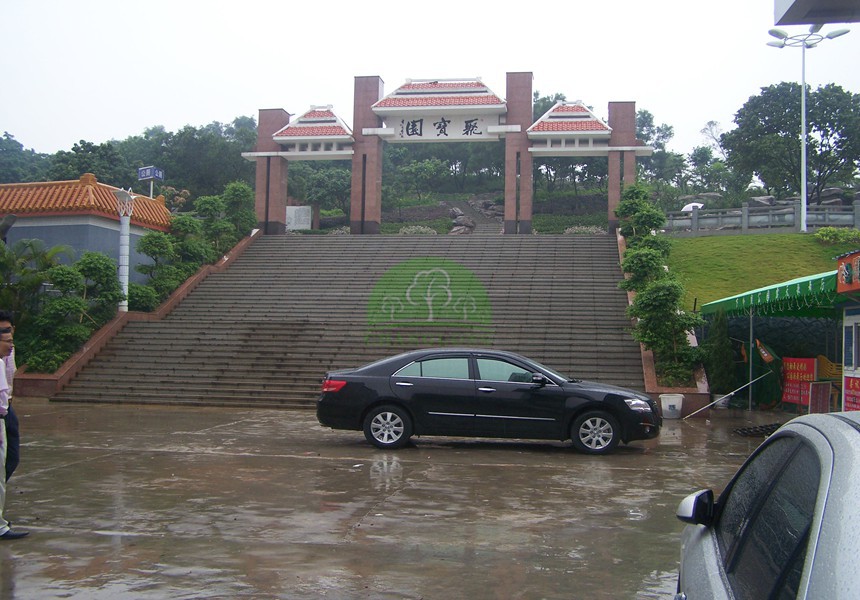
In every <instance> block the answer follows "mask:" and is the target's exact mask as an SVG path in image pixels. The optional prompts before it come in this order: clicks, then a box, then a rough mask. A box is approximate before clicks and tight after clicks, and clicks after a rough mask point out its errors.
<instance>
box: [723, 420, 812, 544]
mask: <svg viewBox="0 0 860 600" xmlns="http://www.w3.org/2000/svg"><path fill="white" fill-rule="evenodd" d="M795 443H796V442H795V440H794V438H789V437H783V438H778V439H776V440H774V441H773V442H771V443H770V444H769V445H767V446H765V447H764V448H763V449H762V450H761V451H760V452H759V453H758V454H756V456H755V458H753V459H752V460H751V461H750V462H749V463H747V464H746V465H745V466H744V468H743V470H742V471H741V472H740V473H739V474H738V475H737V477H736V478H735V480H734V482H733V483H732V487H731V489H729V490H727V492H726V493H727V496H726V498H725V500H724V501H723V508H722V514H721V515H720V519H719V521H718V522H717V525H716V534H717V542H718V543H719V546H720V551H721V552H722V555H723V556H724V557H730V556H731V555H732V554H733V553H734V551H735V544H736V542H737V541H738V539H739V537H740V535H741V533H742V532H743V531H744V529H745V528H746V526H747V525H748V523H749V519H750V518H751V517H752V515H753V509H754V508H755V504H756V502H758V501H759V500H761V498H762V493H763V492H764V490H765V489H766V488H767V486H768V484H769V483H770V482H771V481H772V480H773V478H774V476H775V475H776V473H777V471H778V470H779V469H780V468H781V467H782V465H783V464H784V463H785V460H786V458H787V457H788V456H789V454H790V453H791V451H792V450H793V449H794V446H795Z"/></svg>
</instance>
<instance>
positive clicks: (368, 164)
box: [349, 76, 383, 234]
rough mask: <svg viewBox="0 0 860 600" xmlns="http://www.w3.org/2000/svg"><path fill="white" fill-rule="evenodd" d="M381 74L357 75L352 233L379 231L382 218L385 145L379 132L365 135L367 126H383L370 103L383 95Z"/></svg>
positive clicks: (351, 214) (351, 212) (351, 195)
mask: <svg viewBox="0 0 860 600" xmlns="http://www.w3.org/2000/svg"><path fill="white" fill-rule="evenodd" d="M382 90H383V82H382V79H381V78H380V77H377V76H370V77H356V78H355V97H354V100H353V132H352V135H353V139H354V140H355V142H354V144H353V146H352V147H353V151H354V153H353V155H352V188H351V191H350V200H349V230H350V233H352V234H360V233H379V224H380V222H381V221H382V149H383V142H382V140H381V139H380V137H379V136H378V135H364V133H362V132H363V130H364V129H365V128H379V127H382V119H380V118H379V117H377V116H376V115H375V114H374V113H373V110H371V107H372V106H373V105H374V104H375V103H376V102H378V101H379V100H380V99H382Z"/></svg>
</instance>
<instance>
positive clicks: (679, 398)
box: [660, 394, 684, 419]
mask: <svg viewBox="0 0 860 600" xmlns="http://www.w3.org/2000/svg"><path fill="white" fill-rule="evenodd" d="M683 404H684V394H660V405H661V406H662V407H663V418H664V419H680V418H681V407H682V406H683Z"/></svg>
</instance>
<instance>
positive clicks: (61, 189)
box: [0, 173, 171, 282]
mask: <svg viewBox="0 0 860 600" xmlns="http://www.w3.org/2000/svg"><path fill="white" fill-rule="evenodd" d="M117 189H118V188H116V187H114V186H111V185H107V184H104V183H100V182H99V181H98V180H97V179H96V177H95V175H93V174H92V173H85V174H83V175H82V176H81V177H80V179H74V180H71V181H48V182H36V183H7V184H0V219H3V218H4V217H6V216H7V215H14V216H15V220H14V223H13V225H12V227H11V228H10V229H9V231H8V232H7V233H6V243H7V244H8V245H9V246H11V245H13V244H15V243H16V242H18V241H20V240H24V239H39V240H41V241H42V242H44V244H45V246H47V247H49V248H50V247H52V246H58V245H67V246H70V247H71V248H72V249H73V250H74V252H75V256H76V257H78V256H80V255H81V254H82V253H83V252H85V251H95V252H103V253H104V254H106V255H108V256H109V257H111V258H113V259H114V260H118V255H119V226H120V221H119V212H118V210H117V199H116V196H114V194H113V192H114V190H117ZM170 218H171V215H170V211H169V210H168V209H167V207H166V206H165V204H164V197H163V196H159V197H158V198H154V199H153V198H149V197H147V196H143V195H141V196H136V197H135V201H134V210H133V212H132V216H131V232H130V233H131V254H130V257H129V260H130V266H131V272H132V281H138V282H142V281H144V280H145V277H144V276H143V275H140V274H136V271H135V270H134V266H135V265H137V264H141V263H143V264H149V263H151V262H152V261H151V259H150V258H149V257H148V256H146V255H144V254H139V253H137V252H135V250H134V249H135V246H136V242H137V240H139V239H140V238H141V237H142V236H143V235H145V234H146V233H147V232H149V231H164V232H166V231H169V230H170Z"/></svg>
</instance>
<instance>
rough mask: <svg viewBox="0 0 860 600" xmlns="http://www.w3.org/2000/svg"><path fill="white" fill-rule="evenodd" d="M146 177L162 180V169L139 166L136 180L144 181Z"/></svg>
mask: <svg viewBox="0 0 860 600" xmlns="http://www.w3.org/2000/svg"><path fill="white" fill-rule="evenodd" d="M147 179H157V180H159V181H164V169H159V168H158V167H141V168H140V169H138V170H137V180H138V181H146V180H147Z"/></svg>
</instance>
